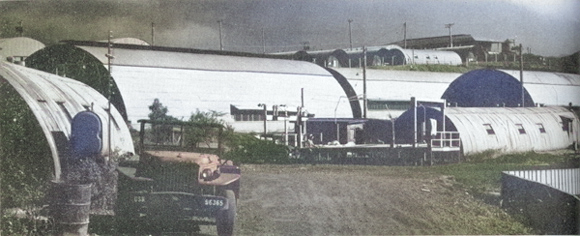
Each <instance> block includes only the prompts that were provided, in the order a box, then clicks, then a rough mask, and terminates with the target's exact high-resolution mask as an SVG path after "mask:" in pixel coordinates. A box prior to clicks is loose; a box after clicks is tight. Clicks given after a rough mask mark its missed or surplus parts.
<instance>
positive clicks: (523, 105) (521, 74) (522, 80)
mask: <svg viewBox="0 0 580 236" xmlns="http://www.w3.org/2000/svg"><path fill="white" fill-rule="evenodd" d="M520 83H521V85H522V88H521V90H522V107H525V106H526V105H525V103H524V102H525V100H524V99H525V98H524V54H523V53H522V44H521V43H520Z"/></svg>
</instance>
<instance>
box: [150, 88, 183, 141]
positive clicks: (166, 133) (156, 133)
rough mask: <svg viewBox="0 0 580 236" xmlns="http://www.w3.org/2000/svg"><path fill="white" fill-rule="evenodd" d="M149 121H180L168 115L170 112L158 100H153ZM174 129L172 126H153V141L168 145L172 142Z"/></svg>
mask: <svg viewBox="0 0 580 236" xmlns="http://www.w3.org/2000/svg"><path fill="white" fill-rule="evenodd" d="M149 110H151V113H149V120H151V121H158V122H170V121H178V119H177V118H175V117H173V116H169V115H167V112H169V110H168V109H167V107H165V106H163V104H162V103H161V102H160V101H159V99H158V98H155V100H153V104H151V106H149ZM172 129H173V127H172V126H171V125H153V126H152V127H151V130H152V140H151V141H153V142H154V143H161V144H162V143H166V142H168V141H170V140H171V132H172Z"/></svg>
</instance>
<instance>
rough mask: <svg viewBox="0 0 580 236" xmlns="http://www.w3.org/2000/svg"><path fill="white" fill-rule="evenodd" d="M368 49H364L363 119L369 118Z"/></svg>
mask: <svg viewBox="0 0 580 236" xmlns="http://www.w3.org/2000/svg"><path fill="white" fill-rule="evenodd" d="M366 68H367V49H366V47H363V65H362V69H363V112H364V113H363V118H364V119H366V118H367V110H368V109H367V70H366Z"/></svg>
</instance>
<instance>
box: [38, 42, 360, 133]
mask: <svg viewBox="0 0 580 236" xmlns="http://www.w3.org/2000/svg"><path fill="white" fill-rule="evenodd" d="M59 47H60V48H59ZM56 48H59V49H58V50H52V49H56ZM63 54H64V55H66V56H64V58H63V59H64V60H63V61H59V62H56V63H55V62H54V60H55V58H57V57H62V56H59V55H63ZM106 54H108V48H107V44H106V43H95V42H75V41H68V42H66V43H65V44H61V45H56V46H54V47H48V48H46V50H42V51H39V52H38V53H37V54H35V55H33V56H31V57H30V58H29V61H30V62H29V65H30V66H32V67H35V68H39V69H42V70H46V71H53V72H54V70H55V68H57V67H58V66H59V64H67V63H71V64H72V63H75V61H76V60H77V59H78V58H88V57H90V58H94V60H92V61H96V62H99V64H100V65H98V67H100V68H106V67H107V62H108V58H107V57H106ZM112 54H113V56H114V59H112V60H111V64H110V73H111V76H112V78H113V80H114V84H115V85H116V86H117V88H118V92H119V96H120V98H121V99H122V102H117V103H116V104H115V105H116V106H117V105H118V108H119V109H120V110H122V113H123V110H124V113H126V115H127V118H128V120H129V121H130V122H132V124H135V122H136V121H137V120H139V119H146V118H148V114H149V113H150V111H149V109H148V107H149V105H151V104H152V103H153V100H154V99H156V98H157V99H159V100H160V101H161V103H163V105H164V106H167V107H168V109H169V112H168V115H171V116H173V117H176V118H178V119H184V120H187V119H189V117H190V116H191V115H192V113H195V112H196V110H200V111H208V110H213V111H217V112H219V113H223V114H226V115H225V116H223V117H222V118H223V119H224V120H225V121H226V122H227V123H228V124H230V125H232V126H233V127H234V128H236V130H237V131H240V132H256V131H259V130H262V129H263V125H262V121H263V120H264V117H263V114H264V111H263V109H262V108H260V107H258V104H266V105H267V106H268V107H271V106H273V105H285V109H287V111H288V113H289V116H295V115H296V111H297V107H300V106H302V105H303V106H304V109H306V110H307V111H308V113H309V114H311V115H315V116H316V117H335V116H339V117H353V116H354V115H356V114H357V112H358V113H359V114H360V111H356V108H353V107H351V106H350V104H349V103H338V102H339V100H340V98H341V97H346V96H350V95H348V94H347V93H346V92H345V90H344V89H343V87H342V86H350V85H349V84H348V83H347V84H343V85H341V84H340V83H339V82H337V80H336V79H335V78H334V77H333V75H332V74H331V73H330V72H329V71H327V70H326V69H324V68H322V67H320V66H317V65H315V64H312V63H309V62H303V61H292V60H281V59H272V58H259V57H257V56H247V55H242V54H240V55H237V54H232V53H229V54H228V53H226V52H213V51H203V50H194V49H181V48H165V47H151V46H137V45H114V46H113V49H112ZM91 63H92V62H91ZM75 66H76V67H79V66H80V68H89V65H75ZM83 66H84V67H83ZM80 68H69V69H68V70H67V71H69V72H70V73H68V74H67V76H68V75H70V74H71V73H72V71H79V70H80ZM99 70H101V69H99ZM95 71H96V69H95ZM101 77H102V76H101ZM95 80H99V78H96V79H95ZM113 95H115V92H113ZM337 103H338V104H337ZM120 104H122V105H124V108H122V107H121V105H120ZM278 110H283V109H282V108H280V109H278ZM273 112H274V109H270V108H269V110H268V111H267V114H268V115H272V114H273ZM282 113H284V112H282ZM272 119H274V120H275V118H273V117H271V118H268V120H269V121H270V122H269V124H268V127H267V129H268V131H269V132H273V131H282V130H284V129H283V127H284V121H282V120H278V121H271V120H272Z"/></svg>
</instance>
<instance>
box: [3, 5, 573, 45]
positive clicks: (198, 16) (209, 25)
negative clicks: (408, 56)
mask: <svg viewBox="0 0 580 236" xmlns="http://www.w3.org/2000/svg"><path fill="white" fill-rule="evenodd" d="M578 12H580V0H462V1H460V0H374V1H373V0H88V1H82V0H29V1H26V0H0V37H14V36H17V35H18V33H17V32H16V31H15V27H16V26H17V25H19V22H20V21H22V24H23V27H24V36H27V37H31V38H35V39H37V40H40V41H42V42H44V43H47V44H50V43H55V42H58V41H59V40H65V39H74V40H103V39H106V38H107V35H108V31H109V30H111V31H113V36H114V37H135V38H140V39H143V40H145V41H148V42H151V23H152V22H154V23H155V44H156V45H160V46H172V47H188V48H200V49H219V32H220V31H219V24H218V20H219V21H221V22H222V28H221V33H222V42H223V46H224V49H225V50H231V51H246V52H262V51H263V45H264V44H265V48H266V52H277V51H292V50H298V49H300V48H301V44H302V42H306V41H307V42H309V44H310V46H311V48H313V49H334V48H347V47H349V36H348V35H349V30H348V26H349V24H348V19H352V23H351V29H352V41H353V46H355V47H356V46H377V45H385V44H388V43H391V42H395V41H399V40H403V32H404V30H403V23H405V22H406V23H407V38H416V37H433V36H446V35H448V34H449V31H448V30H449V29H447V28H445V24H448V23H454V25H453V27H452V28H451V30H452V33H453V34H471V35H473V36H474V37H476V38H477V39H488V40H497V41H504V40H506V39H515V40H516V43H517V44H519V43H521V44H523V46H524V48H528V47H529V48H531V51H532V53H534V54H539V55H544V56H561V55H570V54H572V53H574V52H577V51H580V14H579V13H578ZM262 32H263V34H262ZM263 40H264V41H263Z"/></svg>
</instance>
